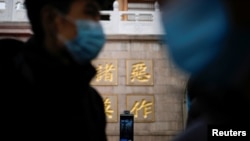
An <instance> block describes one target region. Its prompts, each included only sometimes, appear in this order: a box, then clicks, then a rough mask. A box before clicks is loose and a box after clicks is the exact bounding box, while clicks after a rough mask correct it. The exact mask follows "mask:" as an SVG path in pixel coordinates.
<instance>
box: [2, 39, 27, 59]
mask: <svg viewBox="0 0 250 141" xmlns="http://www.w3.org/2000/svg"><path fill="white" fill-rule="evenodd" d="M24 45H25V43H24V42H23V41H21V40H17V39H12V38H5V39H0V56H1V60H2V61H7V59H11V58H13V57H14V56H16V55H17V54H18V53H19V52H20V51H21V50H22V49H23V47H24ZM1 60H0V61H1ZM2 61H1V62H2Z"/></svg>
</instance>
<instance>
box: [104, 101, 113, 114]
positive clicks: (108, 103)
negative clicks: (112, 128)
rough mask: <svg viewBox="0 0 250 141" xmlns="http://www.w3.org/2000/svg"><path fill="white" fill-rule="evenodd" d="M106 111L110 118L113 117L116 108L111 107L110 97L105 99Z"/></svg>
mask: <svg viewBox="0 0 250 141" xmlns="http://www.w3.org/2000/svg"><path fill="white" fill-rule="evenodd" d="M104 107H105V113H106V116H107V117H108V118H113V116H112V115H113V113H114V110H112V109H111V101H110V99H109V98H106V99H105V100H104Z"/></svg>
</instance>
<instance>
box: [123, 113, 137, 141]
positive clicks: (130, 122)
mask: <svg viewBox="0 0 250 141" xmlns="http://www.w3.org/2000/svg"><path fill="white" fill-rule="evenodd" d="M120 141H134V115H133V114H130V112H129V111H124V113H123V114H120Z"/></svg>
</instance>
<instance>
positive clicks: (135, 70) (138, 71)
mask: <svg viewBox="0 0 250 141" xmlns="http://www.w3.org/2000/svg"><path fill="white" fill-rule="evenodd" d="M146 69H147V66H146V64H145V63H143V62H140V63H136V64H134V65H133V66H132V72H131V81H132V82H134V81H135V79H137V80H138V81H140V82H147V81H149V78H150V77H151V76H150V74H149V73H146Z"/></svg>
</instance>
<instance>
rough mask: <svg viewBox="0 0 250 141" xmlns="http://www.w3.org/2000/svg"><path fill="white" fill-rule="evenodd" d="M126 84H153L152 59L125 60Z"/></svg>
mask: <svg viewBox="0 0 250 141" xmlns="http://www.w3.org/2000/svg"><path fill="white" fill-rule="evenodd" d="M126 67H127V70H126V71H127V72H126V73H127V76H126V84H127V85H154V72H153V61H152V60H127V61H126Z"/></svg>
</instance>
